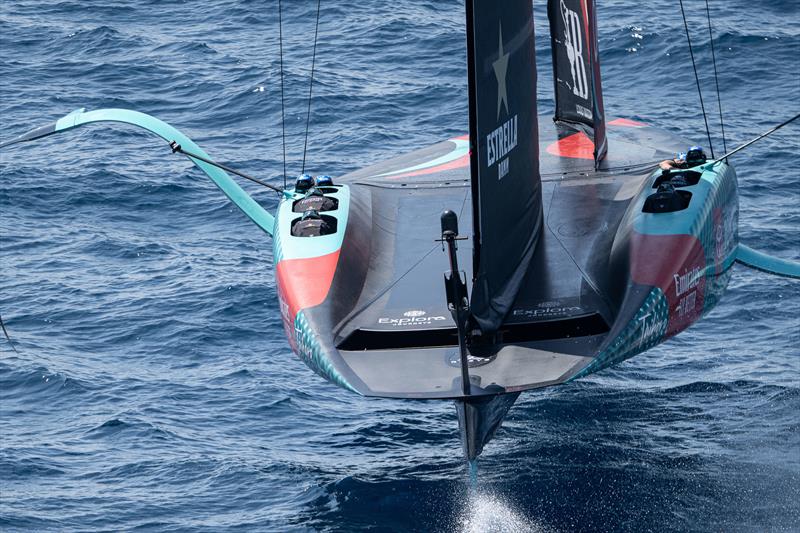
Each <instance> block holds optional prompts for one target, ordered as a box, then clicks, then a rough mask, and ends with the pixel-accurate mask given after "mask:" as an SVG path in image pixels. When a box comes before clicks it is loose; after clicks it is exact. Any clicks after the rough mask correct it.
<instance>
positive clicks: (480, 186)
mask: <svg viewBox="0 0 800 533" xmlns="http://www.w3.org/2000/svg"><path fill="white" fill-rule="evenodd" d="M467 56H468V69H469V88H470V91H469V92H470V94H469V97H470V102H469V104H470V105H469V108H470V143H471V146H470V148H471V156H470V157H471V160H470V166H471V174H472V200H473V229H474V241H475V242H474V253H475V257H474V261H475V268H474V272H475V279H474V280H473V287H472V303H471V310H472V317H473V319H474V322H475V323H477V325H478V326H479V327H480V329H481V331H482V332H483V333H484V334H491V333H493V332H495V331H496V330H497V328H498V327H499V326H500V324H501V323H502V321H503V319H504V318H505V316H506V314H507V313H508V311H509V310H510V308H511V305H512V304H513V302H514V298H515V297H516V295H517V291H518V290H519V288H520V285H521V284H522V280H523V278H524V277H525V274H526V272H527V270H528V266H529V264H530V260H531V257H532V256H533V251H534V249H535V247H536V243H537V242H538V238H539V233H540V231H541V226H542V194H541V179H540V176H539V139H538V136H539V134H538V131H539V129H538V122H537V115H536V61H535V50H534V33H533V6H532V2H531V1H530V0H511V1H506V2H502V3H497V2H494V1H490V0H468V1H467Z"/></svg>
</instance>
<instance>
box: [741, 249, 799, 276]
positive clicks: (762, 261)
mask: <svg viewBox="0 0 800 533" xmlns="http://www.w3.org/2000/svg"><path fill="white" fill-rule="evenodd" d="M736 262H737V263H741V264H742V265H744V266H746V267H749V268H753V269H755V270H761V271H762V272H767V273H768V274H775V275H777V276H784V277H787V278H796V279H800V263H798V262H797V261H790V260H788V259H782V258H780V257H775V256H773V255H767V254H765V253H763V252H759V251H757V250H753V249H752V248H750V247H749V246H745V245H743V244H739V246H738V247H737V249H736Z"/></svg>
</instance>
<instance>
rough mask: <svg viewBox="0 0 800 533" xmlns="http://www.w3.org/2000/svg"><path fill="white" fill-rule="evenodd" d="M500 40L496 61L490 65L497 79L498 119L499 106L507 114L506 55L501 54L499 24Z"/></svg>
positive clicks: (501, 24)
mask: <svg viewBox="0 0 800 533" xmlns="http://www.w3.org/2000/svg"><path fill="white" fill-rule="evenodd" d="M499 25H500V38H499V41H500V42H499V44H498V51H497V56H498V57H497V61H495V62H494V63H492V67H493V68H494V75H495V77H496V78H497V118H498V119H499V118H500V105H501V104H502V105H503V106H504V107H505V108H506V114H508V91H507V90H506V72H507V71H508V53H504V52H503V23H502V22H501V23H500V24H499Z"/></svg>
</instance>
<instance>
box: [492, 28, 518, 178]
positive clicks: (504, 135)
mask: <svg viewBox="0 0 800 533" xmlns="http://www.w3.org/2000/svg"><path fill="white" fill-rule="evenodd" d="M508 58H509V53H508V52H506V51H504V50H503V24H502V23H500V36H499V43H498V50H497V60H496V61H495V62H493V63H492V68H493V69H494V75H495V78H497V120H500V110H501V109H504V110H505V114H506V116H508V115H509V114H510V113H509V110H508V88H507V85H506V80H507V77H508ZM516 147H517V115H516V114H515V115H513V116H510V117H509V118H508V119H506V120H505V122H503V123H502V124H500V125H499V126H498V127H497V128H495V129H494V130H492V131H491V132H490V133H489V134H488V135H487V136H486V159H487V161H486V166H487V168H488V167H491V166H494V165H495V164H497V179H498V180H501V179H503V178H504V177H505V176H506V175H507V174H508V169H509V160H508V156H509V155H510V154H511V152H512V151H513V150H514V148H516Z"/></svg>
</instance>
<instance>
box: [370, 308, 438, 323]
mask: <svg viewBox="0 0 800 533" xmlns="http://www.w3.org/2000/svg"><path fill="white" fill-rule="evenodd" d="M427 314H428V313H426V312H425V311H422V310H420V309H412V310H410V311H406V312H405V313H403V317H405V318H379V319H378V324H388V325H390V326H419V325H422V326H424V325H427V324H433V323H435V322H441V321H443V320H447V317H444V316H425V315H427Z"/></svg>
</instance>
